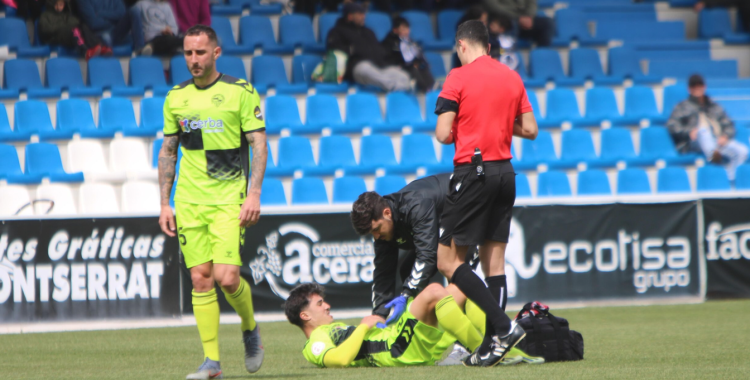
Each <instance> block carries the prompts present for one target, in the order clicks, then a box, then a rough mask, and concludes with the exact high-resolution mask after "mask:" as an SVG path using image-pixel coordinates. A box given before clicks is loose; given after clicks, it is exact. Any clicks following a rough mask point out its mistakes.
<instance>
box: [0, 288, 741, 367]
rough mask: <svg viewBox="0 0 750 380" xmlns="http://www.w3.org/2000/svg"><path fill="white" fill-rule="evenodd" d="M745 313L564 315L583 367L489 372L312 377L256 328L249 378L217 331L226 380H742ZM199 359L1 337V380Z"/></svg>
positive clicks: (657, 309)
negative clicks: (257, 364)
mask: <svg viewBox="0 0 750 380" xmlns="http://www.w3.org/2000/svg"><path fill="white" fill-rule="evenodd" d="M552 311H553V313H554V312H555V310H552ZM748 311H750V301H717V302H707V303H703V304H691V305H663V306H642V307H590V308H582V309H567V310H563V309H561V310H557V313H556V314H558V315H559V316H561V317H564V318H567V319H568V320H569V321H570V324H571V327H572V328H573V329H575V330H578V331H580V332H581V333H582V334H583V337H584V343H585V354H584V358H585V359H584V360H583V361H579V362H566V363H547V364H543V365H528V364H519V365H515V366H510V367H496V368H465V367H463V366H454V367H411V368H347V369H318V368H315V367H313V366H312V365H311V364H308V363H307V362H306V361H305V359H304V358H303V357H302V354H301V351H302V347H303V345H304V343H305V338H304V335H302V333H301V332H300V330H299V329H298V328H297V327H295V326H292V325H290V324H289V323H286V322H274V323H262V324H260V326H261V334H262V337H263V343H264V346H265V349H266V358H265V362H264V363H263V367H262V368H261V370H260V372H258V373H256V374H254V375H251V374H248V373H247V372H246V371H245V369H244V364H243V348H242V344H241V335H240V331H239V325H236V324H235V325H222V326H221V330H220V332H219V339H220V345H221V355H222V357H221V359H222V360H221V363H222V368H223V370H224V378H226V379H251V378H262V379H315V378H319V379H326V380H330V379H357V380H366V379H396V380H402V379H403V380H406V379H430V380H438V379H451V380H458V379H485V378H486V379H502V378H508V379H510V378H514V379H518V378H527V379H528V378H542V379H637V380H643V379H722V380H724V379H748V378H750V323H748ZM333 314H334V315H335V310H334V313H333ZM358 321H359V320H348V322H350V323H357V322H358ZM201 355H202V353H201V348H200V341H199V339H198V331H197V329H196V328H195V327H175V328H159V329H138V330H119V331H90V332H65V333H42V334H20V335H0V378H2V379H184V378H185V375H186V374H188V373H190V372H192V371H193V370H195V369H196V368H197V367H198V365H199V364H200V362H201V361H202V360H201Z"/></svg>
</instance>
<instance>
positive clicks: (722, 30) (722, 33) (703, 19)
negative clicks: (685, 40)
mask: <svg viewBox="0 0 750 380" xmlns="http://www.w3.org/2000/svg"><path fill="white" fill-rule="evenodd" d="M736 22H737V25H738V28H737V31H735V30H732V21H731V19H730V16H729V10H728V9H727V8H721V7H717V8H705V9H703V10H701V13H700V14H699V15H698V35H699V36H700V37H701V38H721V39H723V40H724V42H725V43H727V44H746V43H750V33H747V32H745V31H742V30H741V29H742V27H741V25H742V21H741V20H740V19H737V21H736Z"/></svg>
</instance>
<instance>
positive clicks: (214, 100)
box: [211, 94, 224, 107]
mask: <svg viewBox="0 0 750 380" xmlns="http://www.w3.org/2000/svg"><path fill="white" fill-rule="evenodd" d="M211 103H213V104H214V106H216V107H218V106H220V105H221V104H222V103H224V95H222V94H216V95H214V97H213V98H211Z"/></svg>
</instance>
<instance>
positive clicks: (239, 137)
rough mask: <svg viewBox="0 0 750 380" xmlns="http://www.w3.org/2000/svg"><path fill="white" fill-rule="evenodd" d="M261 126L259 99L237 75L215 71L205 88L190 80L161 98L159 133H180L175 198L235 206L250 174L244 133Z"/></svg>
mask: <svg viewBox="0 0 750 380" xmlns="http://www.w3.org/2000/svg"><path fill="white" fill-rule="evenodd" d="M264 130H265V122H264V121H263V115H262V113H261V110H260V97H259V96H258V93H257V91H255V89H254V88H253V86H252V85H251V84H250V83H248V82H247V81H245V80H243V79H237V78H234V77H231V76H229V75H224V74H220V75H219V78H218V79H217V80H216V82H214V83H213V84H211V85H209V86H208V87H206V88H198V87H196V86H195V84H194V83H193V80H192V79H191V80H189V81H186V82H183V83H180V84H179V85H177V86H174V87H173V88H172V89H171V90H170V91H169V94H167V99H166V101H165V102H164V135H165V136H176V135H179V137H180V150H181V153H182V159H181V160H180V169H179V173H178V176H179V177H178V180H177V189H176V190H175V196H174V199H175V201H180V202H187V203H194V204H204V205H219V204H241V203H242V202H243V201H244V199H245V195H246V193H247V182H248V175H249V174H250V162H249V151H248V144H247V140H246V138H245V136H244V134H245V133H247V132H254V131H264Z"/></svg>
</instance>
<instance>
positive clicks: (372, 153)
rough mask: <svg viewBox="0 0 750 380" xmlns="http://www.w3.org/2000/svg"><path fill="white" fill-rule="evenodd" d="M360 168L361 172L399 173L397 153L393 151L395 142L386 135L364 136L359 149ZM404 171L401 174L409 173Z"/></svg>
mask: <svg viewBox="0 0 750 380" xmlns="http://www.w3.org/2000/svg"><path fill="white" fill-rule="evenodd" d="M359 156H360V157H359V166H360V168H361V170H370V171H372V172H375V171H376V170H377V169H386V168H387V169H388V171H389V172H394V171H398V170H397V169H398V168H399V165H398V162H396V153H395V151H394V150H393V141H391V138H390V137H388V136H386V135H380V134H373V135H367V136H362V141H361V142H360V149H359ZM408 172H409V171H408V170H402V171H401V173H399V174H403V173H408Z"/></svg>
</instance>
